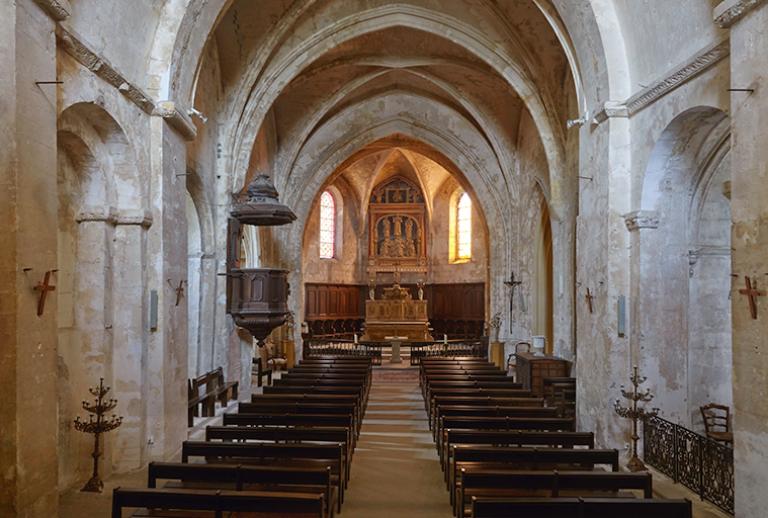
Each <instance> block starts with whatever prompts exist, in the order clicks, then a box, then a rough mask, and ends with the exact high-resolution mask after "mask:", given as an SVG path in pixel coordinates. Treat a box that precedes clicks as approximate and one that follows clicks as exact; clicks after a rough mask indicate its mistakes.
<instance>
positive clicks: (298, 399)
mask: <svg viewBox="0 0 768 518" xmlns="http://www.w3.org/2000/svg"><path fill="white" fill-rule="evenodd" d="M251 403H254V404H268V405H272V404H274V405H284V404H293V403H318V404H325V403H329V404H334V405H336V404H344V405H351V406H352V407H353V408H354V410H355V419H356V420H358V421H359V420H361V419H362V412H363V400H362V398H360V397H358V396H357V395H354V394H312V393H304V394H254V395H253V396H251Z"/></svg>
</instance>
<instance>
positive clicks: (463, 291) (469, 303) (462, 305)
mask: <svg viewBox="0 0 768 518" xmlns="http://www.w3.org/2000/svg"><path fill="white" fill-rule="evenodd" d="M427 288H428V290H425V292H426V293H425V297H426V298H427V300H428V301H429V305H430V311H429V316H430V318H435V319H440V320H481V321H482V320H485V284H483V283H466V284H431V285H429V286H427Z"/></svg>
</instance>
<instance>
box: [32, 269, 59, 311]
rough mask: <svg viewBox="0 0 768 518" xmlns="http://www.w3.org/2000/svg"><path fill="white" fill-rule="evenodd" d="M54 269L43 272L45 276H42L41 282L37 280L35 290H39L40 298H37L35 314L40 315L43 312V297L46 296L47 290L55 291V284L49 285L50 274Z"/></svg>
mask: <svg viewBox="0 0 768 518" xmlns="http://www.w3.org/2000/svg"><path fill="white" fill-rule="evenodd" d="M55 271H56V270H48V271H47V272H45V277H43V282H38V283H37V286H35V291H39V292H40V298H39V299H38V300H37V316H42V315H43V312H45V299H46V298H47V297H48V292H49V291H55V290H56V286H51V284H50V282H51V274H52V273H53V272H55Z"/></svg>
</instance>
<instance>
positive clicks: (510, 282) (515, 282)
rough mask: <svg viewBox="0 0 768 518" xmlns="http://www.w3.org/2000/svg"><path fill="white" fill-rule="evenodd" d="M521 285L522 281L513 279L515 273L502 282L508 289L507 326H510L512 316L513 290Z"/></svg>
mask: <svg viewBox="0 0 768 518" xmlns="http://www.w3.org/2000/svg"><path fill="white" fill-rule="evenodd" d="M522 283H523V281H519V280H517V279H515V272H514V271H513V272H512V275H511V276H510V277H509V280H508V281H504V284H506V285H507V286H508V287H509V325H510V326H511V325H512V315H513V313H514V309H515V289H516V288H517V287H518V286H520V285H521V284H522Z"/></svg>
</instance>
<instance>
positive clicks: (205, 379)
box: [187, 367, 239, 427]
mask: <svg viewBox="0 0 768 518" xmlns="http://www.w3.org/2000/svg"><path fill="white" fill-rule="evenodd" d="M238 385H239V383H238V382H237V381H224V369H222V368H221V367H218V368H216V369H214V370H212V371H210V372H206V373H205V374H202V375H200V376H198V377H196V378H193V379H190V380H188V381H187V426H189V427H192V426H193V425H194V418H195V417H197V416H198V406H202V415H203V417H211V416H214V415H216V401H219V402H220V403H221V405H222V406H227V402H228V401H229V400H230V399H237V397H238Z"/></svg>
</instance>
